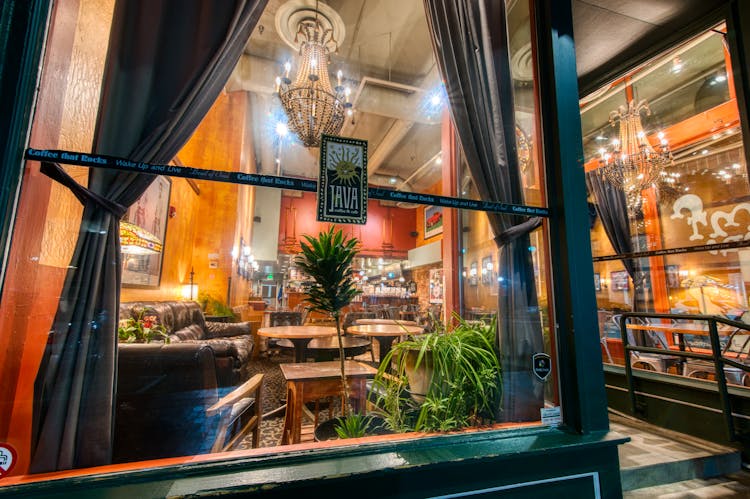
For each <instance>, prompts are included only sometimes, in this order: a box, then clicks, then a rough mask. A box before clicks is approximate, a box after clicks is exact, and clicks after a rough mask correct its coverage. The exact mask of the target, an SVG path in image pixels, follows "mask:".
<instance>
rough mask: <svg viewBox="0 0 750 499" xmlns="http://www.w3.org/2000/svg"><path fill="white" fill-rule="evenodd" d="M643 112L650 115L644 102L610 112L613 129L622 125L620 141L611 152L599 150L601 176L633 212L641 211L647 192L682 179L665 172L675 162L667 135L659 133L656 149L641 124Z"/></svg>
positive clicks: (630, 103)
mask: <svg viewBox="0 0 750 499" xmlns="http://www.w3.org/2000/svg"><path fill="white" fill-rule="evenodd" d="M642 111H645V112H646V115H647V116H648V115H650V114H651V109H650V108H649V107H648V103H647V102H646V101H645V100H642V101H640V102H639V103H638V104H637V105H636V104H635V101H632V100H631V101H630V102H629V103H628V107H627V108H626V107H625V106H620V107H619V108H618V109H617V110H615V111H612V112H610V113H609V122H610V123H611V124H612V126H615V122H618V121H619V123H620V133H619V139H614V140H613V141H612V150H610V151H607V150H605V149H599V168H598V170H597V171H598V173H599V175H601V176H602V177H603V178H604V179H606V180H607V181H608V182H609V183H610V184H612V185H614V186H615V187H617V188H619V189H621V190H622V191H623V192H624V193H625V197H626V199H627V204H628V207H629V208H631V209H637V208H639V207H640V205H641V192H642V191H643V190H644V189H648V188H649V187H656V188H659V187H663V186H670V185H672V184H674V183H675V182H676V180H677V178H679V174H678V173H670V172H667V171H666V169H667V168H668V167H669V166H671V165H672V163H673V161H672V152H671V151H670V150H669V144H668V142H667V140H666V139H665V138H664V133H663V132H659V133H658V137H659V143H658V144H657V146H656V148H654V147H652V146H651V144H650V143H649V141H648V139H647V138H646V134H645V132H644V131H643V125H642V124H641V112H642Z"/></svg>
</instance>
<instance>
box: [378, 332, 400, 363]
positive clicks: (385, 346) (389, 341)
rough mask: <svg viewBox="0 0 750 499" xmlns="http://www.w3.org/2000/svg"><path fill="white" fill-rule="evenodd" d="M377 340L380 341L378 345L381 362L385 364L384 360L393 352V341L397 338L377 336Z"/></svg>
mask: <svg viewBox="0 0 750 499" xmlns="http://www.w3.org/2000/svg"><path fill="white" fill-rule="evenodd" d="M376 339H377V340H378V344H379V345H380V362H383V359H384V358H385V356H386V354H387V353H388V352H390V351H391V346H392V345H393V340H395V339H396V337H395V336H377V337H376Z"/></svg>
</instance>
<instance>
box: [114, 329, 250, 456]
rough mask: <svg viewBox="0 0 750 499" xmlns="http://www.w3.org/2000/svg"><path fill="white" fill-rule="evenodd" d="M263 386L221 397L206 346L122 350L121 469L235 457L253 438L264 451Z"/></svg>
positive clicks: (117, 443) (117, 431) (117, 434)
mask: <svg viewBox="0 0 750 499" xmlns="http://www.w3.org/2000/svg"><path fill="white" fill-rule="evenodd" d="M262 382H263V376H262V375H260V374H259V375H256V376H254V377H253V378H252V379H250V380H248V381H247V382H245V383H243V384H242V385H241V386H239V387H238V388H235V389H233V390H232V391H229V393H226V392H227V389H224V390H222V389H220V388H219V386H218V384H217V378H216V365H215V359H214V351H213V349H212V348H211V347H209V346H208V345H206V344H202V345H195V344H189V343H168V344H163V343H137V344H136V343H126V344H120V345H119V355H118V376H117V399H116V409H115V426H114V448H113V462H115V463H123V462H131V461H140V460H146V459H159V458H166V457H177V456H190V455H195V454H205V453H209V452H218V451H221V450H229V449H231V448H233V447H234V446H236V445H237V444H238V443H239V442H241V441H242V439H243V438H244V437H245V435H246V434H248V433H249V432H254V435H253V444H254V446H257V445H258V442H259V435H258V432H259V428H260V419H261V407H262V400H261V397H262V384H263V383H262ZM223 393H226V395H224V396H223V397H220V396H221V395H222V394H223Z"/></svg>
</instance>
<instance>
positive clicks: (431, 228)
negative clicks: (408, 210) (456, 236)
mask: <svg viewBox="0 0 750 499" xmlns="http://www.w3.org/2000/svg"><path fill="white" fill-rule="evenodd" d="M442 233H443V208H441V207H440V206H425V209H424V238H425V239H429V238H430V237H433V236H437V235H438V234H442Z"/></svg>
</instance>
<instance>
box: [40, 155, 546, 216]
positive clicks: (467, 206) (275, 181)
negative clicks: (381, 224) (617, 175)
mask: <svg viewBox="0 0 750 499" xmlns="http://www.w3.org/2000/svg"><path fill="white" fill-rule="evenodd" d="M25 157H26V159H28V160H33V161H51V162H54V163H62V164H66V165H78V166H93V167H96V168H109V169H113V170H122V171H129V172H136V173H150V174H154V175H169V176H172V177H182V178H191V179H195V180H213V181H215V182H227V183H232V184H246V185H256V186H260V187H276V188H280V189H290V190H297V191H307V192H316V191H317V188H318V183H317V181H315V180H308V179H301V178H294V177H277V176H274V175H260V174H257V173H242V172H227V171H221V170H207V169H202V168H193V167H190V166H175V165H157V164H152V163H144V162H138V161H130V160H128V159H124V158H117V157H114V156H106V155H102V154H90V153H81V152H72V151H61V150H54V149H26V154H25ZM368 196H369V197H370V198H371V199H379V200H382V201H395V202H404V203H414V204H423V205H432V206H443V207H446V208H460V209H464V210H479V211H491V212H495V213H507V214H510V215H521V216H530V217H549V210H548V209H547V208H541V207H537V206H525V205H516V204H506V203H493V202H491V201H478V200H474V199H462V198H453V197H448V196H437V195H434V194H420V193H418V192H403V191H395V190H391V189H382V188H379V187H370V188H368Z"/></svg>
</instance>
